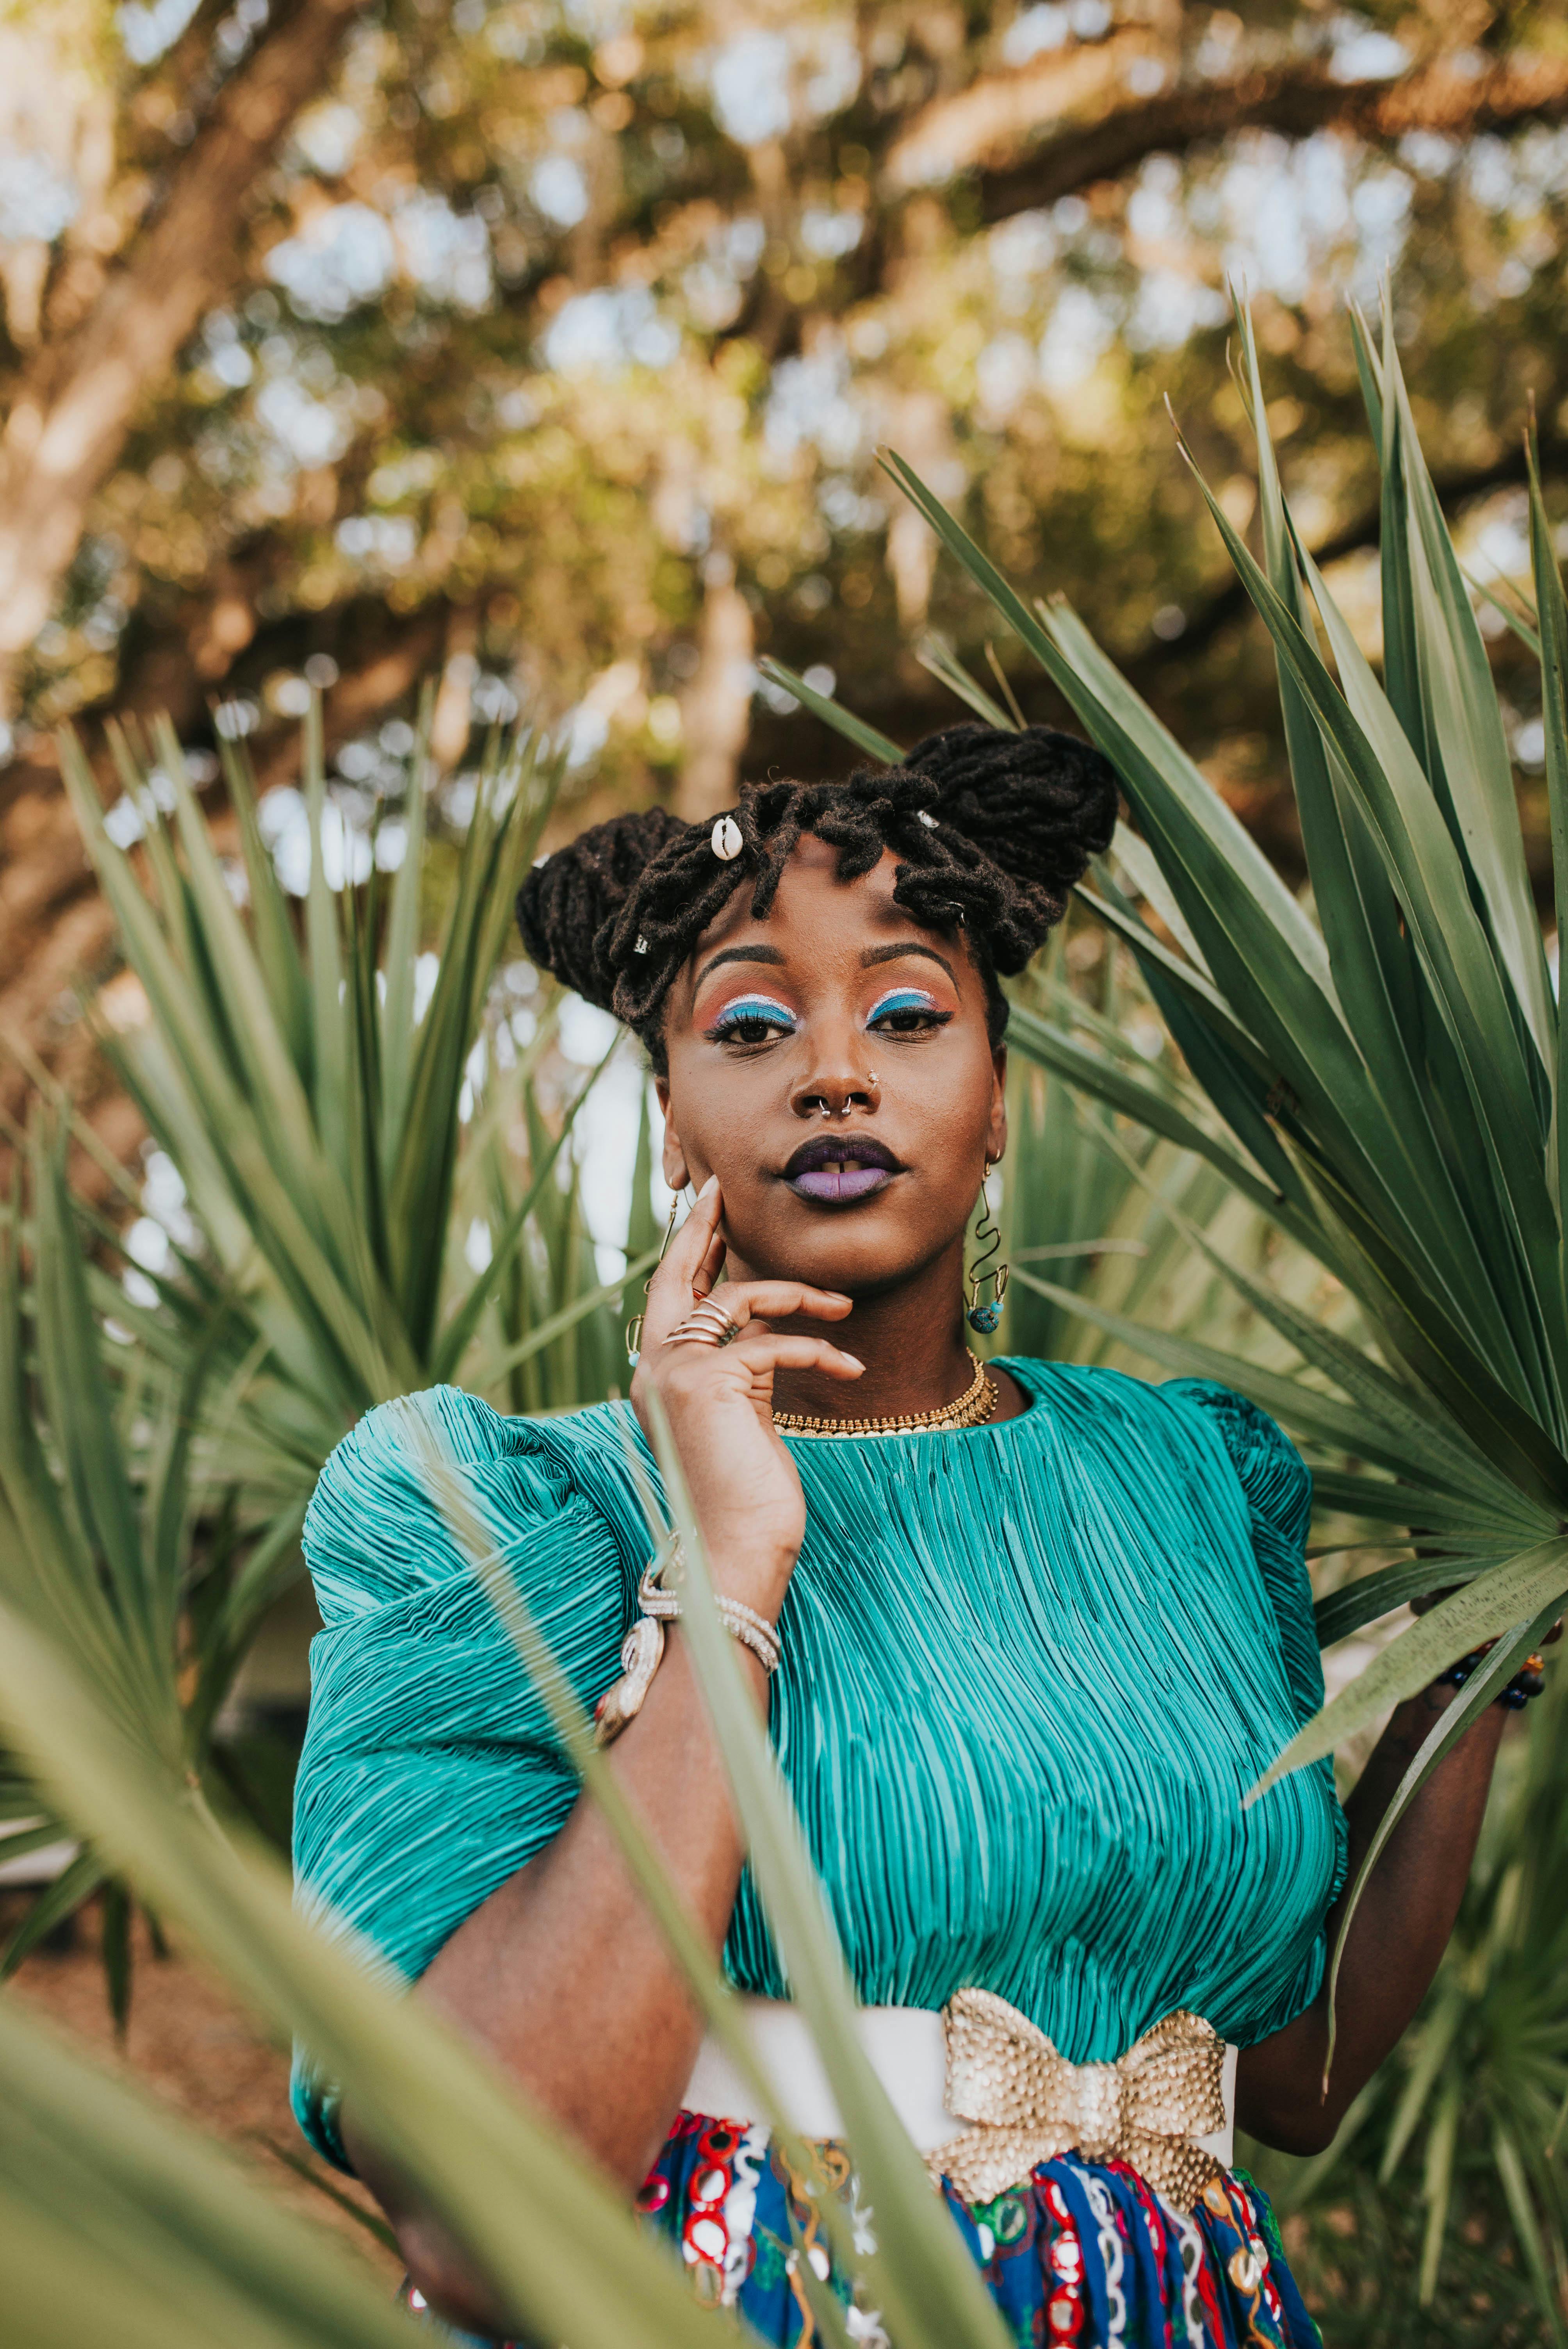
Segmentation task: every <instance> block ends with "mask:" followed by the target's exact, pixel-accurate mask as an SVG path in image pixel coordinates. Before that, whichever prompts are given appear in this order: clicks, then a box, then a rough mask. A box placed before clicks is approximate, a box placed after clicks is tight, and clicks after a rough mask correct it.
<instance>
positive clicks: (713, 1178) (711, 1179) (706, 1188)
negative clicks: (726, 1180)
mask: <svg viewBox="0 0 1568 2349" xmlns="http://www.w3.org/2000/svg"><path fill="white" fill-rule="evenodd" d="M717 1188H718V1177H717V1174H710V1175H709V1176H708V1178H707V1182H706V1183H705V1184H704V1185H703V1186H702V1189H701V1190H700V1191H699V1192H698V1193H697V1204H698V1205H699V1206H700V1205H701V1204H702V1202H703V1200H704V1199H706V1198H707V1195H708V1193H709V1192H710V1191H717Z"/></svg>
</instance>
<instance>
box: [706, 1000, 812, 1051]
mask: <svg viewBox="0 0 1568 2349" xmlns="http://www.w3.org/2000/svg"><path fill="white" fill-rule="evenodd" d="M794 1030H795V1015H794V1013H793V1012H792V1011H789V1010H787V1009H785V1007H784V1005H783V1004H781V1003H731V1004H728V1005H727V1006H726V1008H725V1009H724V1010H722V1011H721V1012H720V1013H719V1015H718V1018H717V1019H716V1020H715V1021H714V1024H713V1026H712V1027H711V1028H710V1029H709V1030H708V1031H707V1032H708V1035H709V1037H710V1039H711V1040H713V1041H714V1042H715V1043H719V1044H768V1043H770V1042H771V1041H772V1040H773V1038H774V1037H775V1036H789V1035H792V1034H793V1033H794Z"/></svg>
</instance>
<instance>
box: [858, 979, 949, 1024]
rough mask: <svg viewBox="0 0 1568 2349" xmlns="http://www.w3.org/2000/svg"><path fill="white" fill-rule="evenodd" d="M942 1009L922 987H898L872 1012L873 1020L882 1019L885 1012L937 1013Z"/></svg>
mask: <svg viewBox="0 0 1568 2349" xmlns="http://www.w3.org/2000/svg"><path fill="white" fill-rule="evenodd" d="M939 1008H940V1007H939V1006H938V1004H937V1000H936V998H935V996H934V995H928V994H927V993H926V992H925V989H924V988H922V987H897V988H894V989H893V991H892V994H891V995H884V996H882V997H881V998H880V999H878V1001H877V1002H876V1003H875V1004H873V1006H872V1011H871V1018H872V1019H881V1018H882V1014H883V1012H885V1011H935V1010H937V1009H939Z"/></svg>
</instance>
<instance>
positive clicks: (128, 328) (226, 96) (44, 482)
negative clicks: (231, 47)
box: [0, 0, 363, 696]
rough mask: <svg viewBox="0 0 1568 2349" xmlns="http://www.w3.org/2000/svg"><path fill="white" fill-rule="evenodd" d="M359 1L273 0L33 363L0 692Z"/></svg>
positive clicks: (1, 639)
mask: <svg viewBox="0 0 1568 2349" xmlns="http://www.w3.org/2000/svg"><path fill="white" fill-rule="evenodd" d="M361 5H363V0H274V5H273V15H272V22H271V26H270V27H269V29H268V32H267V34H266V36H265V37H264V38H263V40H262V41H261V43H260V44H259V45H258V47H256V48H255V50H254V51H253V54H252V56H251V57H250V58H249V60H248V61H247V62H246V64H244V65H243V66H242V67H240V68H239V69H238V70H237V71H236V72H235V73H234V74H233V75H232V77H231V78H230V79H229V80H228V81H227V82H226V83H225V84H224V86H223V88H222V90H220V92H219V93H218V96H217V98H215V99H214V101H213V104H212V108H211V112H210V114H209V115H208V117H207V119H206V120H205V122H204V123H203V124H202V126H201V129H200V130H199V131H198V133H197V135H196V137H195V139H194V140H192V142H191V147H190V149H189V150H188V151H187V153H186V154H185V156H184V157H183V159H182V160H181V162H180V163H179V164H177V165H176V166H175V168H174V170H173V171H172V172H171V174H170V181H169V184H168V188H167V191H166V193H165V195H164V198H163V201H162V202H161V203H160V205H159V206H158V208H157V210H156V211H155V212H154V213H153V214H152V216H151V217H150V219H149V221H148V222H147V224H146V226H145V227H144V228H143V229H142V230H141V232H140V233H139V235H138V237H137V238H136V240H135V242H134V243H133V244H132V246H131V248H130V251H129V254H128V256H127V258H126V260H125V262H124V263H123V264H122V265H121V266H120V267H119V269H117V270H116V271H115V273H114V274H113V275H112V276H111V277H110V278H109V279H108V283H107V284H106V285H105V286H104V289H103V291H102V293H101V294H100V295H98V299H97V301H96V302H95V303H94V304H93V305H92V308H91V309H90V310H89V311H88V315H87V316H86V317H85V318H84V319H83V320H82V322H81V324H80V326H77V328H76V329H75V331H74V332H73V333H72V334H71V335H70V336H68V338H67V340H66V341H65V342H64V343H63V344H61V345H59V346H57V347H54V348H51V349H48V350H46V351H41V352H40V353H39V355H38V357H37V359H36V362H35V363H34V365H33V366H32V367H30V368H29V370H28V371H27V372H26V374H25V375H24V377H23V378H22V380H21V383H20V385H19V386H18V388H17V389H16V392H15V397H14V398H13V401H12V405H11V411H10V414H9V416H8V417H7V419H6V421H5V431H4V433H3V435H0V517H3V519H0V696H3V694H4V688H5V670H6V668H7V667H10V666H12V665H14V663H15V657H16V656H17V654H18V653H20V652H21V651H22V650H23V648H24V647H26V646H27V645H28V644H30V643H31V642H32V639H33V637H34V636H36V634H37V631H38V629H39V628H40V627H41V626H42V625H43V623H44V621H45V620H46V618H47V616H48V613H49V609H50V606H51V605H52V603H53V601H54V597H55V594H56V591H57V587H58V585H59V583H60V581H61V579H62V578H63V577H64V575H65V574H66V572H67V569H68V568H69V565H70V563H71V560H72V558H73V556H74V555H75V553H76V550H77V543H78V542H79V540H80V537H81V533H82V528H83V524H84V522H85V519H86V514H87V509H88V502H89V500H90V499H91V497H92V495H93V492H95V491H96V490H97V488H98V484H99V483H100V482H101V481H103V480H104V478H105V476H106V475H107V474H108V472H109V471H110V470H111V469H112V467H113V466H114V464H115V462H116V460H118V458H119V453H120V450H122V448H123V447H124V445H125V440H126V437H127V434H128V433H129V429H130V426H131V423H132V420H133V419H134V417H135V414H136V411H137V408H138V406H139V402H140V400H141V398H142V396H143V393H144V392H145V390H146V388H147V387H148V386H149V385H150V384H151V383H154V382H156V381H157V380H158V379H159V378H161V377H162V376H163V375H165V374H166V373H167V372H168V370H169V368H170V367H171V366H172V365H173V362H174V359H175V357H176V356H177V355H178V353H179V350H180V348H181V345H182V344H183V343H184V342H185V341H186V339H187V337H188V336H190V335H191V333H192V331H193V330H194V328H195V326H196V325H197V323H198V321H199V320H200V319H201V316H202V314H203V312H204V311H205V310H207V309H208V308H209V307H210V306H211V304H212V303H213V302H214V301H215V300H217V299H218V298H219V297H220V296H221V295H222V293H223V292H224V291H225V289H226V288H227V286H228V285H230V284H231V283H232V279H233V276H234V274H235V271H236V268H237V266H238V257H239V244H240V232H241V226H242V219H243V202H244V198H245V196H246V194H247V191H249V190H250V189H251V187H252V186H253V182H254V181H255V179H256V177H257V174H258V173H259V172H260V171H262V170H263V167H264V166H265V165H266V163H267V162H268V160H270V158H271V157H272V155H273V152H274V150H276V148H277V146H278V145H279V143H280V141H281V140H283V138H284V134H285V133H286V132H287V130H288V129H289V126H290V124H291V123H292V122H293V121H294V117H295V116H296V115H297V114H298V113H299V111H300V109H301V108H302V107H303V106H304V104H305V103H306V101H307V100H308V99H310V98H314V97H315V95H316V94H317V92H318V91H319V90H320V88H321V87H322V83H323V80H324V78H325V74H326V71H327V68H328V67H329V66H330V63H331V60H332V57H333V55H334V53H335V50H336V47H337V46H338V43H339V42H340V41H341V40H342V38H343V36H344V34H345V32H346V29H347V27H348V25H349V24H350V22H351V21H352V19H353V17H354V16H356V14H357V13H358V10H359V8H360V6H361Z"/></svg>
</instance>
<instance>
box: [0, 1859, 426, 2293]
mask: <svg viewBox="0 0 1568 2349" xmlns="http://www.w3.org/2000/svg"><path fill="white" fill-rule="evenodd" d="M10 1922H11V1919H10V1917H9V1916H8V1915H7V1914H5V1912H4V1907H3V1905H0V1929H4V1928H5V1927H7V1926H8V1925H9V1924H10ZM7 1994H8V1995H15V1997H16V1998H17V1999H18V2000H20V2001H21V2002H23V2003H24V2004H26V2005H28V2006H31V2007H34V2008H36V2011H37V2012H38V2013H39V2014H40V2015H43V2016H45V2017H46V2018H47V2020H48V2021H49V2022H50V2023H54V2024H55V2025H56V2027H57V2029H59V2030H61V2031H63V2032H65V2033H67V2035H68V2036H69V2037H70V2039H71V2040H72V2041H73V2042H74V2044H76V2046H77V2048H78V2049H84V2050H85V2051H86V2052H88V2054H91V2055H92V2056H93V2057H95V2058H96V2059H97V2060H98V2062H100V2063H102V2064H105V2065H106V2066H107V2067H108V2069H109V2070H111V2071H114V2072H118V2073H119V2074H120V2075H122V2076H126V2075H129V2077H130V2078H131V2079H133V2080H134V2081H136V2082H137V2083H139V2085H141V2086H142V2087H145V2088H148V2089H150V2090H151V2092H152V2093H153V2095H156V2096H159V2097H160V2098H161V2099H162V2100H163V2102H164V2103H166V2104H168V2105H170V2106H172V2108H173V2109H174V2110H175V2111H176V2112H178V2113H179V2114H181V2116H183V2117H184V2118H185V2119H186V2120H188V2121H190V2122H191V2123H193V2124H194V2126H195V2127H198V2128H199V2129H201V2131H202V2132H203V2133H204V2134H205V2135H207V2136H208V2137H215V2138H217V2139H219V2140H220V2141H221V2142H222V2144H223V2145H225V2146H226V2147H228V2148H229V2150H230V2151H231V2152H232V2154H233V2155H234V2157H235V2158H237V2159H238V2160H239V2161H240V2162H242V2164H243V2165H244V2167H245V2168H247V2169H248V2170H249V2171H250V2172H251V2173H252V2174H253V2176H254V2177H255V2178H256V2179H257V2180H258V2181H259V2182H260V2183H261V2184H262V2185H263V2187H264V2188H265V2189H266V2190H267V2191H268V2192H269V2193H270V2194H273V2195H275V2196H276V2197H277V2199H279V2200H280V2201H282V2202H284V2203H286V2204H287V2205H288V2207H289V2208H290V2209H294V2210H295V2211H297V2212H299V2213H301V2214H302V2215H303V2216H304V2217H306V2218H309V2219H312V2220H315V2221H316V2223H317V2224H319V2225H323V2226H325V2227H327V2228H329V2229H331V2230H333V2231H334V2232H335V2234H337V2235H339V2236H340V2237H341V2238H342V2239H343V2240H345V2241H346V2243H347V2244H348V2245H350V2246H351V2247H352V2250H353V2251H354V2253H355V2255H356V2256H357V2257H359V2258H361V2259H363V2260H365V2261H366V2262H367V2263H368V2265H369V2267H370V2269H371V2271H372V2272H373V2273H374V2274H375V2275H376V2276H377V2278H378V2279H380V2280H381V2281H383V2282H385V2285H386V2288H387V2293H388V2296H390V2294H391V2292H392V2291H393V2290H394V2289H395V2287H396V2285H397V2282H398V2279H399V2277H400V2275H401V2272H402V2271H401V2267H400V2265H399V2263H398V2261H397V2257H396V2255H395V2254H394V2253H393V2252H392V2251H390V2250H388V2249H387V2248H385V2247H384V2246H382V2245H381V2244H379V2243H378V2242H377V2241H376V2240H374V2239H373V2237H372V2236H371V2235H370V2234H369V2233H368V2232H367V2231H366V2229H365V2228H364V2227H362V2226H361V2225H360V2223H359V2222H358V2220H356V2219H355V2218H353V2217H351V2216H350V2215H349V2214H348V2213H347V2212H346V2211H344V2210H341V2209H338V2208H337V2207H336V2206H335V2204H334V2203H333V2202H332V2201H331V2200H330V2199H328V2198H327V2196H326V2195H325V2194H324V2193H322V2192H321V2191H320V2190H319V2189H318V2188H317V2187H315V2186H314V2185H312V2184H311V2183H310V2182H309V2181H308V2180H307V2179H306V2178H301V2177H299V2176H297V2175H296V2174H295V2173H294V2171H293V2170H291V2169H290V2168H288V2166H287V2164H286V2162H285V2161H284V2160H283V2159H281V2158H279V2155H278V2154H277V2153H274V2152H273V2150H272V2149H271V2148H272V2147H273V2146H276V2147H280V2148H281V2149H282V2151H283V2153H284V2154H286V2155H288V2156H289V2157H290V2158H301V2159H304V2160H306V2161H308V2163H309V2166H310V2168H311V2170H312V2172H313V2174H314V2175H315V2177H318V2178H321V2179H322V2180H324V2181H325V2182H326V2183H328V2184H330V2185H331V2186H333V2187H334V2188H335V2189H337V2190H338V2191H340V2192H341V2193H343V2194H345V2195H346V2197H347V2198H348V2199H349V2200H350V2201H351V2202H352V2203H354V2204H355V2205H356V2208H358V2209H363V2210H366V2211H367V2212H368V2211H371V2210H373V2209H374V2207H375V2206H374V2205H373V2203H372V2202H371V2199H370V2197H369V2195H368V2194H366V2191H365V2189H363V2188H362V2187H360V2186H359V2185H357V2184H356V2181H355V2180H354V2179H352V2178H343V2177H340V2176H339V2175H338V2173H337V2172H336V2171H335V2170H333V2169H329V2168H327V2166H326V2164H325V2162H322V2161H319V2160H317V2159H316V2158H315V2156H314V2155H312V2154H311V2153H310V2152H309V2149H308V2147H306V2145H305V2143H304V2138H303V2137H301V2136H300V2134H299V2131H298V2129H297V2128H296V2127H295V2126H294V2117H293V2116H292V2114H291V2113H290V2111H289V2106H288V2075H289V2059H288V2055H287V2054H286V2052H285V2051H284V2049H283V2048H281V2047H278V2046H276V2045H274V2044H273V2043H272V2042H271V2041H270V2040H269V2039H268V2038H267V2037H266V2035H265V2034H264V2033H263V2032H262V2031H261V2030H259V2029H258V2028H257V2026H256V2025H255V2024H254V2023H253V2022H252V2021H251V2019H250V2017H249V2016H248V2015H247V2014H246V2013H244V2011H243V2010H242V2008H241V2007H240V2006H238V2005H237V2004H236V2003H235V2002H234V2000H233V1998H232V1996H231V1995H230V1993H229V1992H227V1991H226V1990H225V1989H223V1988H222V1985H221V1984H219V1983H217V1982H214V1981H213V1980H212V1978H211V1976H210V1975H208V1974H206V1973H204V1972H203V1971H201V1969H200V1968H199V1967H198V1966H196V1965H194V1964H193V1963H191V1961H190V1960H189V1959H187V1958H186V1957H184V1956H182V1955H181V1953H180V1951H178V1950H176V1951H174V1952H173V1954H171V1955H170V1957H168V1958H165V1959H159V1958H157V1957H155V1956H154V1955H153V1954H152V1952H151V1951H150V1948H149V1947H148V1944H147V1940H146V1937H145V1935H143V1936H141V1938H140V1939H139V1941H138V1944H137V1952H136V1966H135V1973H134V1981H133V1987H132V1992H131V2006H130V2022H129V2029H128V2031H127V2033H126V2041H125V2045H124V2047H123V2049H121V2048H119V2047H117V2045H116V2044H115V2034H114V2025H113V2023H112V2022H111V2020H110V2018H109V2013H108V1999H107V1997H106V1995H105V1991H104V1979H103V1970H102V1967H101V1965H100V1964H99V1961H98V1947H97V1920H96V1917H95V1916H94V1914H93V1913H92V1911H91V1910H88V1912H87V1914H86V1915H85V1916H84V1917H83V1918H82V1919H81V1920H80V1921H79V1922H78V1924H77V1929H76V1931H75V1934H74V1936H73V1937H72V1940H71V1942H70V1945H69V1946H68V1947H67V1948H63V1949H53V1950H45V1951H38V1952H36V1954H35V1955H34V1956H32V1957H30V1958H28V1959H27V1960H26V1962H25V1963H24V1964H23V1966H22V1967H21V1968H20V1970H19V1971H18V1972H17V1974H16V1977H15V1982H13V1983H12V1984H11V1985H10V1989H9V1991H8V1992H7Z"/></svg>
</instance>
